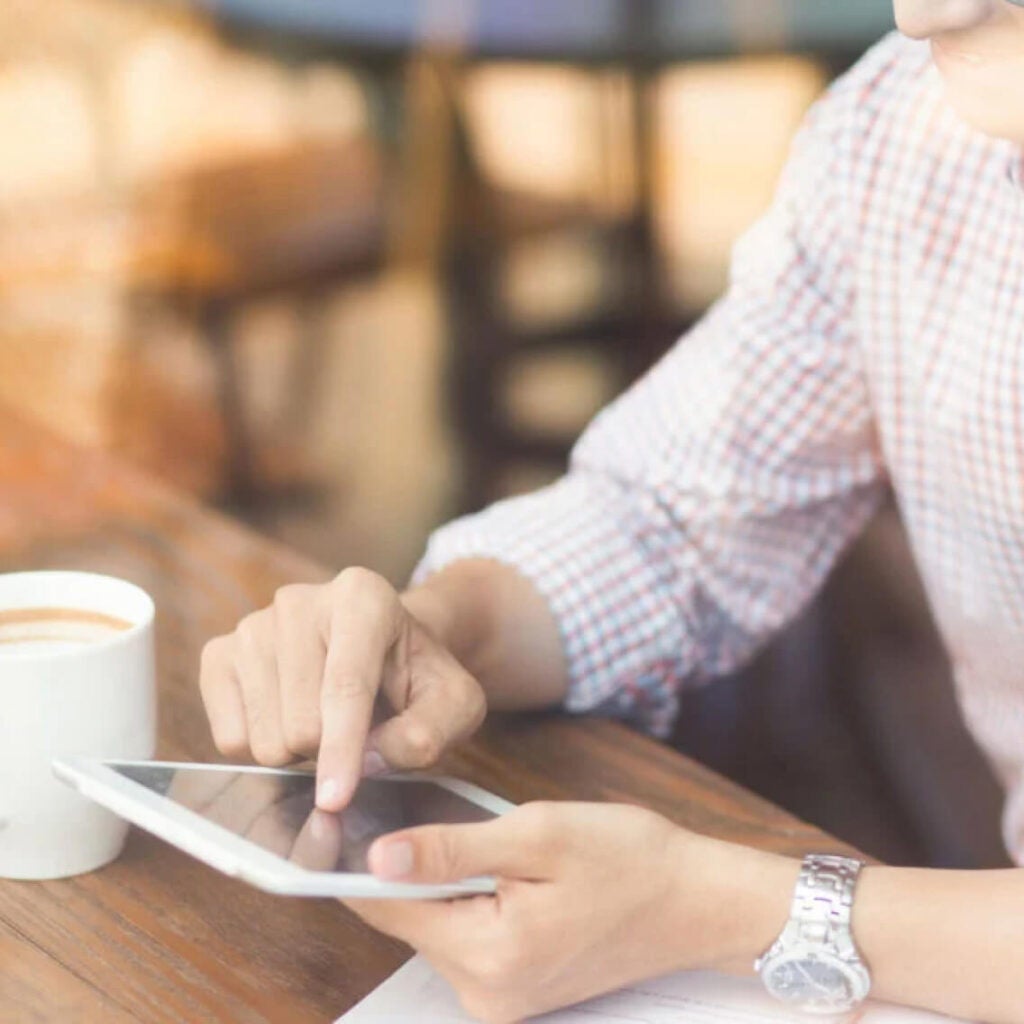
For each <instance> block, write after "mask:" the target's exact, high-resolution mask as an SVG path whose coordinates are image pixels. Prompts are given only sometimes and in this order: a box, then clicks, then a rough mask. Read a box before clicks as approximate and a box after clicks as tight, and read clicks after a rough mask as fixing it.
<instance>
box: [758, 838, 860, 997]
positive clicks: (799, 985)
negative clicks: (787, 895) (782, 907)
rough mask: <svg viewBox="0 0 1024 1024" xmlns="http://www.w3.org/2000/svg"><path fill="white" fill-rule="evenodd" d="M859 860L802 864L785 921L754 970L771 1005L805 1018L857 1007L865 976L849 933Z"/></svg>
mask: <svg viewBox="0 0 1024 1024" xmlns="http://www.w3.org/2000/svg"><path fill="white" fill-rule="evenodd" d="M862 867H863V865H862V864H861V862H860V861H859V860H852V859H851V858H849V857H831V856H826V855H824V854H811V855H810V856H808V857H805V858H804V863H803V868H802V869H801V871H800V877H799V879H797V883H796V892H795V893H794V895H793V907H792V910H791V911H790V915H789V921H788V922H787V924H786V927H785V928H784V929H783V931H782V934H781V935H780V936H779V937H778V938H777V939H776V940H775V942H774V943H773V944H772V946H771V948H770V949H769V950H768V951H767V952H766V953H765V954H764V955H763V956H761V957H760V958H759V959H758V961H757V963H756V964H755V965H754V968H755V970H756V971H757V972H758V974H759V975H760V976H761V980H762V981H763V982H764V986H765V988H766V989H767V990H768V991H769V992H770V993H771V994H772V995H773V996H775V998H776V999H779V1000H780V1001H782V1002H784V1003H786V1004H788V1005H789V1006H791V1007H793V1008H794V1009H800V1010H804V1011H806V1012H808V1013H821V1014H829V1013H831V1014H838V1013H846V1012H847V1011H848V1010H852V1009H853V1008H854V1007H856V1006H857V1005H858V1004H859V1003H861V1002H863V1000H865V999H866V998H867V996H868V992H869V991H870V990H871V975H870V973H869V972H868V969H867V966H866V965H865V963H864V961H863V960H862V959H861V957H860V953H858V951H857V946H856V944H855V943H854V941H853V935H852V933H851V931H850V917H851V914H852V911H853V894H854V890H855V889H856V887H857V878H858V876H859V875H860V869H861V868H862Z"/></svg>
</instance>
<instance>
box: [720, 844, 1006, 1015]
mask: <svg viewBox="0 0 1024 1024" xmlns="http://www.w3.org/2000/svg"><path fill="white" fill-rule="evenodd" d="M740 849H741V848H740V847H732V848H731V852H732V856H733V857H735V856H736V851H738V850H740ZM797 867H798V865H797V862H796V861H794V860H790V859H788V858H782V857H773V856H770V855H766V854H764V853H761V852H760V851H753V850H750V851H746V852H745V854H744V855H741V856H739V859H738V861H737V862H736V864H734V865H733V868H732V869H731V871H730V872H729V874H728V877H727V878H725V879H724V880H723V881H722V883H721V884H722V885H724V886H726V887H727V889H728V892H727V894H732V892H731V890H732V889H733V888H735V886H736V884H737V879H739V880H740V884H741V886H742V888H743V889H744V890H745V892H746V897H745V900H746V901H747V905H748V906H749V907H750V908H751V909H750V915H749V917H748V919H747V921H746V923H743V922H742V921H739V922H738V923H737V924H736V926H735V928H734V930H733V931H728V930H726V931H725V933H724V935H725V937H726V939H727V942H728V944H727V945H726V946H724V947H723V949H724V952H725V953H726V954H727V955H726V956H724V957H723V959H722V962H720V963H719V964H717V965H716V966H719V967H721V968H724V969H727V970H730V971H734V972H736V973H747V974H749V973H751V972H752V970H753V962H754V960H755V959H756V958H757V956H759V955H760V954H761V953H763V952H764V950H765V949H766V948H767V947H768V945H770V943H771V941H772V940H774V939H775V938H776V937H777V936H778V934H779V933H780V932H781V931H782V928H783V926H784V924H785V922H786V919H787V917H788V914H789V901H790V897H791V896H792V892H793V884H794V882H795V878H796V871H797ZM733 895H734V894H733ZM735 905H736V904H735V902H734V901H733V902H732V903H731V906H730V905H729V904H728V903H727V902H725V901H724V900H723V903H722V918H723V922H727V921H728V919H730V918H731V919H733V920H735V919H736V918H737V915H736V914H735ZM739 916H740V917H742V915H739ZM726 927H727V925H726ZM853 934H854V937H855V939H856V942H857V945H858V947H859V949H860V951H861V954H862V955H863V957H864V960H865V961H866V963H867V964H868V967H869V968H870V970H871V974H872V997H873V998H877V999H881V1000H886V1001H888V1002H892V1003H901V1004H904V1005H907V1006H914V1007H919V1008H922V1009H928V1010H935V1011H938V1012H940V1013H946V1014H951V1015H953V1016H956V1017H964V1018H966V1019H968V1020H972V1021H975V1020H976V1021H985V1022H986V1024H1024V870H1007V871H935V870H927V869H912V868H889V867H875V866H869V867H866V868H865V869H864V870H863V872H862V874H861V878H860V881H859V883H858V886H857V895H856V898H855V901H854V916H853Z"/></svg>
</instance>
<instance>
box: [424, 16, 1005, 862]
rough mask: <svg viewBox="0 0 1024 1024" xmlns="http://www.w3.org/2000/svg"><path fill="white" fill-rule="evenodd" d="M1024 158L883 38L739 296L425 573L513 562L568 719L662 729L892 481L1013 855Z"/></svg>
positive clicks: (450, 534)
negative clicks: (565, 687) (553, 633)
mask: <svg viewBox="0 0 1024 1024" xmlns="http://www.w3.org/2000/svg"><path fill="white" fill-rule="evenodd" d="M1021 170H1022V152H1021V150H1020V148H1019V147H1017V146H1014V145H1012V144H1011V143H1009V142H1005V141H1000V140H994V139H990V138H988V137H986V136H983V135H981V134H979V133H977V132H975V131H974V130H972V129H970V128H969V127H968V126H967V125H965V124H964V123H963V122H961V121H959V120H958V118H957V117H956V115H955V114H954V113H953V111H952V110H951V108H950V107H949V105H948V104H947V103H946V102H945V100H944V97H943V91H942V85H941V82H940V80H939V78H938V75H937V73H936V71H935V69H934V67H933V66H932V64H931V61H930V57H929V51H928V48H927V46H926V45H924V44H920V43H914V42H911V41H908V40H905V39H902V38H900V37H898V36H891V37H888V38H887V39H885V40H883V41H882V42H881V43H880V44H879V45H878V46H876V47H875V48H874V49H873V50H872V51H870V52H869V53H868V54H867V55H866V56H865V57H864V58H863V60H861V61H860V63H859V64H858V65H857V66H856V67H855V68H854V69H853V70H852V71H851V72H850V73H848V74H847V75H846V76H844V77H843V78H842V79H840V80H839V81H838V82H837V83H836V84H835V85H834V86H833V87H832V88H831V89H830V90H829V92H828V94H827V95H826V96H825V97H824V98H823V99H822V100H821V101H820V102H819V103H818V104H817V105H816V106H815V107H814V108H813V109H812V111H811V112H810V114H809V116H808V118H807V121H806V123H805V125H804V126H803V128H802V130H801V132H800V134H799V135H798V137H797V140H796V142H795V144H794V149H793V153H792V155H791V157H790V160H789V163H788V166H787V169H786V171H785V173H784V175H783V179H782V182H781V184H780V187H779V190H778V193H777V195H776V198H775V200H774V202H773V205H772V207H771V209H770V210H769V212H768V213H767V214H766V215H765V216H764V217H762V219H761V220H760V221H759V222H758V223H757V224H756V225H755V226H754V227H753V228H752V229H751V230H750V231H749V232H748V233H747V234H746V235H745V237H743V238H742V239H741V240H740V242H739V243H738V244H737V246H736V249H735V253H734V256H733V263H732V268H731V276H730V284H729V287H728V290H727V292H726V294H725V296H724V297H723V298H722V299H721V300H720V301H719V302H718V303H717V304H716V305H715V306H714V307H713V308H712V309H711V311H710V312H709V313H708V314H707V315H706V316H705V317H704V319H703V320H702V321H701V323H700V324H699V325H698V326H697V327H696V328H694V329H693V330H692V331H691V332H690V333H689V334H688V335H687V336H686V337H684V338H683V339H682V340H681V341H680V342H679V343H678V344H677V345H676V346H675V347H674V348H673V349H672V351H671V352H670V353H669V354H668V355H667V356H666V357H665V358H664V359H663V360H662V361H661V362H660V363H659V364H658V365H657V366H656V367H655V368H654V369H653V370H652V371H651V372H650V373H648V374H647V375H646V376H645V377H644V378H643V379H641V380H640V381H639V382H638V383H636V384H635V385H634V386H633V387H632V388H631V389H630V390H628V391H627V392H626V393H625V394H624V395H623V396H621V397H620V398H619V399H618V400H616V401H615V402H614V403H613V404H612V405H610V406H609V407H608V408H607V409H605V410H604V411H603V412H601V413H600V414H599V415H598V416H597V418H596V419H595V421H594V422H593V423H592V424H591V425H590V426H589V427H588V429H587V430H586V431H585V433H584V434H583V436H582V438H581V439H580V441H579V442H578V444H577V445H576V447H575V449H574V452H573V455H572V460H571V465H570V469H569V471H568V473H567V474H566V475H565V476H564V477H563V478H562V479H561V480H560V481H558V482H557V483H555V484H554V485H552V486H551V487H548V488H546V489H544V490H541V491H538V492H536V493H533V494H529V495H526V496H523V497H517V498H514V499H511V500H508V501H504V502H501V503H499V504H497V505H495V506H493V507H491V508H489V509H487V510H485V511H484V512H482V513H480V514H478V515H475V516H471V517H468V518H466V519H462V520H460V521H457V522H455V523H452V524H450V525H448V526H445V527H443V528H442V529H440V530H439V531H438V532H437V533H435V535H434V536H433V537H432V538H431V541H430V544H429V547H428V550H427V554H426V556H425V558H424V561H423V563H422V564H421V566H420V567H419V569H418V571H417V577H418V578H423V577H425V576H426V575H428V574H429V573H431V572H433V571H436V570H437V569H439V568H440V567H442V566H444V565H446V564H448V563H451V562H453V561H455V560H457V559H464V558H470V557H485V558H490V559H497V560H499V561H502V562H505V563H508V564H510V565H512V566H514V567H515V568H516V569H517V570H518V571H519V572H521V573H522V574H523V575H525V576H526V577H527V578H528V579H530V580H531V581H532V582H533V584H534V585H535V586H536V587H537V588H538V590H539V591H540V592H541V593H542V594H543V595H544V596H545V598H546V600H547V601H548V603H549V605H550V607H551V609H552V611H553V613H554V616H555V618H556V620H557V622H558V624H559V627H560V630H561V634H562V638H563V642H564V649H565V652H566V656H567V660H568V666H569V673H570V689H569V694H568V698H567V707H568V709H569V710H570V711H574V712H596V713H600V714H608V715H615V716H617V717H621V718H625V719H629V720H631V721H633V722H635V723H638V724H640V725H642V726H643V727H645V728H647V729H648V730H650V731H651V732H653V733H655V734H659V735H664V734H665V733H666V732H667V731H668V730H669V728H670V726H671V723H672V721H673V718H674V716H675V714H676V711H677V707H678V695H679V693H680V690H681V689H682V688H683V687H686V686H691V685H695V684H698V683H700V682H702V681H703V680H706V679H709V678H712V677H714V676H716V675H720V674H723V673H726V672H729V671H730V670H732V669H735V668H736V667H738V666H740V665H741V664H742V663H743V662H744V661H746V660H747V659H749V658H750V657H751V656H752V655H753V654H754V653H755V651H756V650H757V649H758V647H759V646H760V645H762V644H763V643H764V642H765V641H766V640H767V639H768V638H769V637H771V636H772V634H774V633H775V632H776V631H777V630H779V629H780V627H782V626H783V625H784V624H785V623H786V622H787V621H789V620H790V619H792V618H793V617H794V616H795V615H796V614H797V613H798V612H799V611H800V609H801V608H802V607H803V606H804V605H805V604H806V603H807V602H808V601H809V600H810V598H811V597H812V596H813V595H814V593H815V592H816V591H817V590H818V588H819V587H820V585H821V583H822V581H823V579H824V578H825V576H826V574H827V573H828V571H829V569H830V567H831V566H832V565H833V563H834V562H835V560H836V558H837V556H838V555H839V554H840V552H841V551H842V550H843V548H844V547H845V546H846V545H847V544H848V543H849V542H850V540H851V539H852V538H853V537H854V536H855V535H856V534H857V533H858V532H859V531H860V530H861V528H862V527H863V526H864V524H865V523H866V521H867V520H868V519H869V517H870V516H871V514H872V512H873V510H874V509H875V508H876V506H877V504H878V501H879V498H880V494H881V492H882V491H883V485H884V482H885V481H889V482H890V483H891V484H892V486H893V488H894V489H895V492H896V494H897V497H898V499H899V502H900V506H901V510H902V513H903V517H904V520H905V522H906V525H907V528H908V531H909V534H910V538H911V543H912V545H913V548H914V552H915V556H916V559H917V561H918V564H919V566H920V569H921V572H922V575H923V578H924V580H925V585H926V587H927V589H928V593H929V598H930V601H931V604H932V608H933V610H934V612H935V615H936V618H937V620H938V623H939V626H940V629H941V631H942V633H943V636H944V640H945V642H946V645H947V647H948V650H949V652H950V655H951V658H952V662H953V665H954V674H955V678H956V683H957V690H958V696H959V699H960V703H961V706H962V709H963V713H964V716H965V719H966V721H967V723H968V725H969V726H970V728H971V729H972V731H973V733H974V735H975V737H976V738H977V740H978V742H979V743H980V745H981V746H982V748H983V749H984V751H985V752H986V754H987V755H988V757H989V758H990V759H991V761H992V763H993V765H994V766H995V768H996V770H997V771H998V773H999V775H1000V776H1001V778H1002V780H1003V782H1004V783H1005V785H1006V787H1007V791H1008V800H1007V807H1006V816H1005V823H1004V830H1005V837H1006V842H1007V844H1008V847H1009V849H1010V850H1011V851H1012V852H1013V853H1014V854H1015V855H1016V857H1017V858H1018V860H1020V861H1021V863H1024V184H1022V181H1024V175H1022V173H1021Z"/></svg>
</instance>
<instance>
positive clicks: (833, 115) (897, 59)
mask: <svg viewBox="0 0 1024 1024" xmlns="http://www.w3.org/2000/svg"><path fill="white" fill-rule="evenodd" d="M942 103H943V99H942V89H941V84H940V82H939V80H938V76H937V74H936V72H935V69H934V65H933V64H932V60H931V53H930V50H929V47H928V44H927V43H921V42H917V41H915V40H911V39H907V38H906V37H904V36H901V35H900V34H899V33H897V32H893V33H891V34H890V35H887V36H886V37H885V38H883V39H882V40H881V41H880V42H878V43H877V44H876V45H875V46H873V47H872V48H871V49H870V50H868V52H867V53H866V54H864V56H863V57H862V58H861V59H860V60H859V61H858V62H857V63H856V64H855V65H854V66H853V67H852V68H851V69H850V70H849V71H847V72H846V73H845V74H843V75H841V76H840V77H839V78H838V79H836V81H835V82H834V83H833V84H832V85H831V86H830V87H829V89H828V90H827V91H826V93H825V95H824V96H823V97H822V98H821V99H820V100H819V101H818V102H817V103H816V104H815V105H814V107H813V108H812V109H811V112H810V114H809V116H808V119H807V127H808V129H810V130H811V131H817V132H818V133H819V134H824V135H826V136H830V137H832V139H833V140H835V139H837V138H840V137H846V138H851V137H856V138H859V139H860V140H861V141H863V140H864V139H865V138H866V137H868V136H870V135H872V134H873V133H879V132H885V133H886V134H891V133H892V130H893V128H894V127H896V126H898V125H899V124H900V123H901V122H903V121H906V120H907V119H909V118H911V117H915V118H916V117H919V116H920V114H921V112H922V109H923V108H926V107H929V108H934V107H937V106H940V105H942ZM894 141H895V140H894Z"/></svg>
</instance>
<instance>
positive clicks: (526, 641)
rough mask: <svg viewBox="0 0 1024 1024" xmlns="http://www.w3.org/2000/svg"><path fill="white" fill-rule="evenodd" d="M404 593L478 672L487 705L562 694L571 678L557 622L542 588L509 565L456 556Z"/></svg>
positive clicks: (544, 701)
mask: <svg viewBox="0 0 1024 1024" xmlns="http://www.w3.org/2000/svg"><path fill="white" fill-rule="evenodd" d="M402 600H403V602H404V603H405V605H406V607H407V608H408V609H409V610H410V611H411V612H412V614H413V615H415V616H416V618H418V619H419V620H420V621H421V622H423V623H424V625H426V626H427V628H428V629H430V630H431V632H433V633H434V634H435V636H437V637H438V639H440V640H441V642H442V643H444V644H445V646H446V647H448V649H449V650H451V651H452V653H453V654H454V655H455V656H456V657H457V658H458V659H459V661H460V662H461V663H462V664H463V665H464V666H465V667H466V668H467V669H468V670H469V671H470V672H472V673H473V675H474V676H476V678H477V679H478V680H479V682H480V684H481V685H482V686H483V688H484V690H485V692H486V694H487V702H488V706H489V707H490V708H492V709H495V710H525V709H529V708H541V707H550V706H553V705H557V704H560V703H561V702H562V701H563V700H564V698H565V693H566V690H567V687H568V677H567V667H566V664H565V655H564V653H563V651H562V643H561V637H560V635H559V630H558V624H557V623H556V621H555V619H554V617H553V616H552V614H551V611H550V609H549V608H548V604H547V602H546V601H545V600H544V598H543V597H542V596H541V594H540V593H539V592H538V591H537V590H536V588H535V587H534V586H533V585H532V584H531V583H530V581H529V580H527V579H526V578H525V577H524V576H522V575H521V574H519V573H518V572H516V571H515V570H514V569H512V568H511V567H510V566H507V565H505V564H503V563H501V562H497V561H490V560H487V559H471V560H466V561H461V562H455V563H453V564H452V565H450V566H448V567H447V568H446V569H444V570H442V571H441V572H438V573H435V574H434V575H433V576H431V577H429V578H428V579H427V580H426V581H425V582H424V583H423V584H422V585H420V586H418V587H415V588H413V589H412V590H410V591H408V592H407V593H406V594H404V595H403V598H402Z"/></svg>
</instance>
